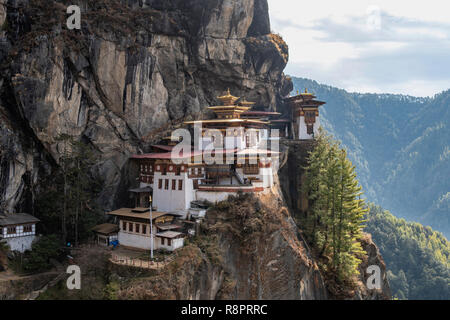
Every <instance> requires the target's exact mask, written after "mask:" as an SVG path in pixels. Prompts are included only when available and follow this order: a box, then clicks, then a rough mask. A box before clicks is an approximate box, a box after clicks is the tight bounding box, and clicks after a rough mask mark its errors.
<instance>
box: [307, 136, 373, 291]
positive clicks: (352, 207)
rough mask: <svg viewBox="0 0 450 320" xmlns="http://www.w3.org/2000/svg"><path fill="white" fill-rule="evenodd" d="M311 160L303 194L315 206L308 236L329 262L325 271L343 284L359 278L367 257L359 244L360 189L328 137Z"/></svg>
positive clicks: (321, 140)
mask: <svg viewBox="0 0 450 320" xmlns="http://www.w3.org/2000/svg"><path fill="white" fill-rule="evenodd" d="M308 160H309V165H308V167H307V168H306V183H305V186H304V189H303V191H304V192H307V194H308V197H309V200H310V202H311V203H312V206H311V209H310V212H308V213H307V216H306V219H305V233H306V235H307V238H308V240H309V241H310V242H311V243H312V245H313V247H314V248H315V249H316V250H317V252H318V253H319V255H320V256H322V257H323V258H324V260H325V261H326V262H325V263H324V264H323V268H324V269H325V270H326V271H327V272H328V273H330V274H333V275H334V278H335V280H337V281H339V282H344V281H346V280H350V279H351V278H352V277H353V276H354V275H356V274H357V272H358V271H357V267H358V265H359V263H360V262H361V260H360V257H362V255H363V254H364V252H363V250H362V247H361V244H360V242H359V239H361V237H362V229H363V227H364V226H363V225H362V223H363V221H364V215H365V213H366V209H365V204H364V200H362V199H361V195H362V191H361V187H360V186H359V183H358V180H357V179H356V173H355V168H354V166H353V165H352V164H351V162H350V161H349V160H348V158H347V154H346V152H345V150H343V149H342V148H341V147H340V144H339V143H338V142H336V141H334V140H333V139H331V137H329V136H328V135H326V134H325V133H323V132H321V133H320V135H319V137H318V139H317V145H316V147H315V149H314V150H313V151H312V152H311V153H310V155H309V159H308Z"/></svg>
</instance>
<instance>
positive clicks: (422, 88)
mask: <svg viewBox="0 0 450 320" xmlns="http://www.w3.org/2000/svg"><path fill="white" fill-rule="evenodd" d="M268 2H269V12H270V19H271V27H272V32H274V33H278V34H280V35H281V36H282V37H283V39H284V40H285V41H286V42H287V44H288V45H289V63H288V65H287V67H286V69H285V73H286V74H289V75H291V76H298V77H303V78H309V79H313V80H316V81H317V82H319V83H323V84H327V85H331V86H335V87H338V88H342V89H345V90H347V91H351V92H364V93H366V92H371V93H400V94H408V95H412V96H421V97H424V96H433V95H435V94H437V93H440V92H442V91H444V90H447V89H450V1H448V0H426V1H423V0H422V1H417V0H409V1H406V0H373V1H368V0H310V1H304V0H268Z"/></svg>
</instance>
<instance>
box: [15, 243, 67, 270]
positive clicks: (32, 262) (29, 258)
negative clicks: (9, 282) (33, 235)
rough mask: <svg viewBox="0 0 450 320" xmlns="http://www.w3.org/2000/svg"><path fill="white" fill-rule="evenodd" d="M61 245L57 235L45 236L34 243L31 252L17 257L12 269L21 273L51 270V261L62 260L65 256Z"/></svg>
mask: <svg viewBox="0 0 450 320" xmlns="http://www.w3.org/2000/svg"><path fill="white" fill-rule="evenodd" d="M63 253H64V252H63V250H62V249H61V243H60V241H59V240H58V238H57V237H56V236H55V235H51V236H48V237H46V236H43V237H41V238H39V240H38V241H36V242H35V243H33V246H32V250H31V251H25V253H24V254H23V255H20V254H18V255H16V256H15V257H14V259H13V260H12V261H10V267H11V268H12V269H13V270H15V271H16V272H19V273H37V272H44V271H48V270H50V269H51V268H52V267H53V265H52V263H51V261H50V260H51V259H60V258H61V255H62V254H63Z"/></svg>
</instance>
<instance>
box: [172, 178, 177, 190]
mask: <svg viewBox="0 0 450 320" xmlns="http://www.w3.org/2000/svg"><path fill="white" fill-rule="evenodd" d="M176 189H177V180H175V179H172V190H176Z"/></svg>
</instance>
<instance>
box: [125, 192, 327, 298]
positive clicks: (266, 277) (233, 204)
mask: <svg viewBox="0 0 450 320" xmlns="http://www.w3.org/2000/svg"><path fill="white" fill-rule="evenodd" d="M275 189H276V188H274V191H275V193H269V194H267V195H263V196H260V197H252V196H244V197H242V198H237V199H233V200H231V201H229V202H224V203H221V204H218V206H217V207H215V208H213V209H212V210H210V211H208V215H207V218H206V221H205V225H203V227H202V230H203V232H202V233H201V234H200V235H199V236H198V237H197V239H196V240H194V241H193V242H192V243H190V244H189V245H188V246H186V247H184V248H183V249H181V250H180V251H179V252H178V254H177V256H176V258H175V260H174V261H173V262H172V263H171V264H169V265H168V266H166V267H165V269H163V270H161V271H160V272H159V273H158V274H157V275H154V276H151V277H145V278H142V277H141V278H135V279H133V280H131V281H128V282H124V283H123V284H122V286H121V289H120V292H119V298H121V299H225V300H228V299H245V300H248V299H293V300H294V299H298V300H310V299H326V298H327V291H326V288H325V285H324V282H323V280H322V277H321V275H320V272H319V270H318V267H317V265H316V264H315V262H314V261H313V260H312V258H311V256H310V253H309V249H308V248H307V246H306V244H305V243H304V241H303V239H302V238H301V236H300V235H299V233H298V229H297V227H296V226H295V223H294V222H293V220H292V219H291V218H290V216H289V213H288V210H287V209H286V208H285V207H283V201H282V199H281V198H280V197H279V196H278V195H277V191H276V190H275Z"/></svg>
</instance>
